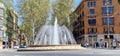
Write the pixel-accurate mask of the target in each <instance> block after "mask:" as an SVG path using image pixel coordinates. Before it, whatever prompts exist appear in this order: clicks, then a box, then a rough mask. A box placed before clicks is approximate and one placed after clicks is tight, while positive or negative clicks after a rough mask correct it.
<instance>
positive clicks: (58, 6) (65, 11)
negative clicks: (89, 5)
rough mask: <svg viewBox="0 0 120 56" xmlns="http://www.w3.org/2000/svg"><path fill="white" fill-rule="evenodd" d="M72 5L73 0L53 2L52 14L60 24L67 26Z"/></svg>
mask: <svg viewBox="0 0 120 56" xmlns="http://www.w3.org/2000/svg"><path fill="white" fill-rule="evenodd" d="M73 5H74V0H56V2H55V3H53V10H54V16H55V17H57V18H58V23H59V24H60V25H63V24H65V25H67V26H68V27H69V25H70V22H68V18H69V15H70V14H71V10H72V8H73Z"/></svg>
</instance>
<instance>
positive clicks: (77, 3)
mask: <svg viewBox="0 0 120 56" xmlns="http://www.w3.org/2000/svg"><path fill="white" fill-rule="evenodd" d="M13 1H14V9H15V11H18V8H17V6H16V4H17V2H16V0H13ZM81 1H82V0H75V5H74V9H76V8H77V6H78V5H79V4H80V2H81ZM21 23H22V19H20V18H19V19H18V25H21Z"/></svg>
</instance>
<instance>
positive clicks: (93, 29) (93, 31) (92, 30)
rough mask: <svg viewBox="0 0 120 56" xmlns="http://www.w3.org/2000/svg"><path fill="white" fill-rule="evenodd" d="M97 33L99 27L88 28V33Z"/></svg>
mask: <svg viewBox="0 0 120 56" xmlns="http://www.w3.org/2000/svg"><path fill="white" fill-rule="evenodd" d="M95 33H97V28H89V29H88V34H95Z"/></svg>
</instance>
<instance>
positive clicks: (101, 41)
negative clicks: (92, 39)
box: [98, 39, 104, 48]
mask: <svg viewBox="0 0 120 56" xmlns="http://www.w3.org/2000/svg"><path fill="white" fill-rule="evenodd" d="M98 44H99V48H103V45H104V43H103V40H102V39H100V41H99V42H98Z"/></svg>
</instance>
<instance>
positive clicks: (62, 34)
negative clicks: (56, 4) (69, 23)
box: [34, 18, 76, 45]
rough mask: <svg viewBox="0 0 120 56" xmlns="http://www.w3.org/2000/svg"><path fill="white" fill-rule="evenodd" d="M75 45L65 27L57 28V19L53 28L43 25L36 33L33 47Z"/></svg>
mask: <svg viewBox="0 0 120 56" xmlns="http://www.w3.org/2000/svg"><path fill="white" fill-rule="evenodd" d="M67 44H76V41H75V39H74V37H73V35H72V33H71V32H70V31H69V30H68V29H67V27H66V26H59V25H58V24H57V18H56V19H55V22H54V26H52V25H44V26H43V27H42V28H41V29H40V31H39V32H38V34H37V36H36V38H35V41H34V45H67Z"/></svg>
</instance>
